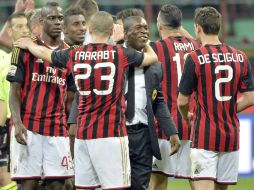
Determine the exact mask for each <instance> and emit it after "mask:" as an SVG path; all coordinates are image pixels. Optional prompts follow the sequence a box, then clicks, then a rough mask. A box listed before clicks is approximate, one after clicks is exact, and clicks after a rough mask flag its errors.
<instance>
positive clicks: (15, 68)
mask: <svg viewBox="0 0 254 190" xmlns="http://www.w3.org/2000/svg"><path fill="white" fill-rule="evenodd" d="M16 71H17V66H15V65H11V66H10V69H9V72H8V75H9V76H15V74H16Z"/></svg>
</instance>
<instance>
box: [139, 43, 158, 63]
mask: <svg viewBox="0 0 254 190" xmlns="http://www.w3.org/2000/svg"><path fill="white" fill-rule="evenodd" d="M157 62H158V57H157V55H156V53H155V52H154V51H153V49H152V47H151V46H150V45H147V46H146V47H145V48H144V59H143V62H142V64H141V65H140V67H145V66H149V65H153V64H155V63H157Z"/></svg>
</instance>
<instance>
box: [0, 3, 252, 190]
mask: <svg viewBox="0 0 254 190" xmlns="http://www.w3.org/2000/svg"><path fill="white" fill-rule="evenodd" d="M56 1H57V2H58V3H59V4H60V5H61V6H62V7H63V8H64V9H65V8H67V7H68V6H70V5H71V4H72V3H74V2H75V0H56ZM96 1H97V3H98V4H99V7H100V10H104V11H108V12H110V13H111V14H113V15H114V14H116V13H117V12H118V11H120V10H122V9H125V8H131V7H135V8H141V9H142V10H143V11H144V12H145V16H146V19H147V21H148V23H149V25H150V33H151V40H156V39H158V38H159V36H158V33H157V29H156V17H157V13H158V11H159V8H160V6H161V5H162V4H164V3H172V4H175V5H177V6H179V7H180V8H181V10H182V11H183V26H184V27H185V28H186V29H187V30H188V31H189V32H190V33H191V34H192V35H193V36H195V34H194V28H193V24H194V23H193V15H194V10H195V8H197V7H200V6H207V5H209V6H213V7H215V8H217V9H218V10H220V12H221V14H222V17H223V23H222V29H221V35H220V37H221V40H222V41H223V42H226V43H228V44H230V45H232V46H235V47H237V48H239V49H241V50H243V51H244V52H245V53H246V54H247V55H248V57H249V59H250V61H251V63H252V65H254V0H96ZM15 2H16V0H0V28H1V27H2V26H3V24H4V22H5V21H6V20H7V18H8V16H9V15H10V14H11V13H12V11H13V9H14V5H15ZM46 2H47V0H35V6H36V7H40V6H41V5H43V4H44V3H46ZM253 98H254V97H253ZM239 117H240V122H241V133H240V134H241V145H240V149H241V151H240V167H239V177H240V180H239V184H238V185H237V186H235V187H230V188H229V189H230V190H234V189H240V190H242V189H243V190H251V189H254V128H253V127H254V108H250V109H248V110H247V111H246V112H244V113H241V114H239ZM169 189H176V190H184V189H188V185H187V181H183V180H170V184H169Z"/></svg>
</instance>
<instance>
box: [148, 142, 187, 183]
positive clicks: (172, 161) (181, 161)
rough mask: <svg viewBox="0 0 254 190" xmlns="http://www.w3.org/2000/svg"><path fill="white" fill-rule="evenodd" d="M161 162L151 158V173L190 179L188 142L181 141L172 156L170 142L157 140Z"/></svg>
mask: <svg viewBox="0 0 254 190" xmlns="http://www.w3.org/2000/svg"><path fill="white" fill-rule="evenodd" d="M159 145H160V151H161V157H162V160H158V159H156V158H153V172H155V173H156V172H160V173H163V174H165V175H168V176H175V177H177V178H191V160H190V141H189V140H181V147H180V149H179V150H178V152H177V153H176V154H174V155H172V156H169V155H170V152H171V145H170V142H169V141H168V140H166V139H159Z"/></svg>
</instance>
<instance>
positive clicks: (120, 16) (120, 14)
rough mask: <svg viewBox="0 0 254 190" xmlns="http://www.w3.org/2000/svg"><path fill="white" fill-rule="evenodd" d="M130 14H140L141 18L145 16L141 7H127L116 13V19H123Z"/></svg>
mask: <svg viewBox="0 0 254 190" xmlns="http://www.w3.org/2000/svg"><path fill="white" fill-rule="evenodd" d="M130 16H140V17H142V18H145V15H144V12H143V11H142V10H141V9H136V8H129V9H124V10H122V11H120V12H118V13H117V14H116V20H122V21H123V22H124V20H125V19H126V18H128V17H130Z"/></svg>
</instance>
